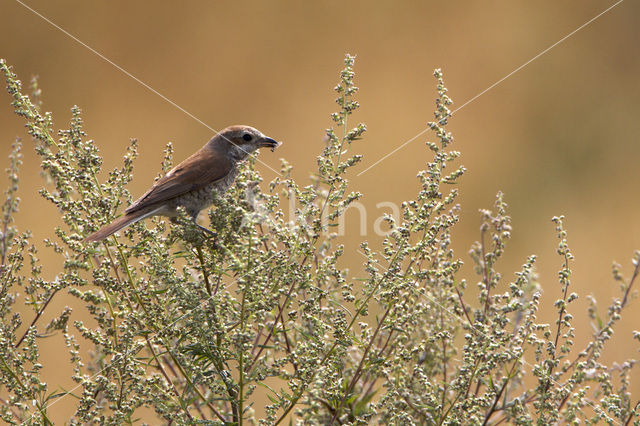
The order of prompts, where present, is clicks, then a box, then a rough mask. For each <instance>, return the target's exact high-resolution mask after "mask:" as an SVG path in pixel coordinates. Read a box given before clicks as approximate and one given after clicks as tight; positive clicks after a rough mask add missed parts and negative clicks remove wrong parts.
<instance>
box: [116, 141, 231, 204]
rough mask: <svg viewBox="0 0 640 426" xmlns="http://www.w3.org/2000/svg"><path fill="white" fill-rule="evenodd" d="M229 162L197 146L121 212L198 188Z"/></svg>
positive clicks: (215, 177)
mask: <svg viewBox="0 0 640 426" xmlns="http://www.w3.org/2000/svg"><path fill="white" fill-rule="evenodd" d="M232 166H233V163H232V162H231V161H230V160H229V159H227V158H226V157H225V156H223V155H221V154H219V153H218V152H216V151H214V150H200V151H198V152H196V153H195V154H193V155H192V156H191V157H189V158H187V159H186V160H184V161H183V162H182V163H180V164H178V165H177V166H176V167H174V168H173V169H172V170H171V171H169V173H167V174H166V175H164V176H163V177H162V178H160V179H158V180H157V181H156V183H155V184H153V186H152V187H151V189H149V190H148V191H147V192H146V193H145V194H144V195H143V196H142V197H140V198H139V199H138V200H136V201H135V202H134V203H133V204H132V205H130V206H129V207H128V208H127V209H126V210H125V212H126V213H133V212H136V211H138V210H140V209H143V208H146V207H149V206H151V205H154V204H161V203H164V202H166V201H169V200H171V199H173V198H175V197H177V196H179V195H182V194H185V193H187V192H190V191H194V190H197V189H200V188H202V187H204V186H206V185H208V184H210V183H213V182H215V181H217V180H220V179H222V178H223V177H225V176H226V175H227V174H228V173H229V172H230V171H231V168H232Z"/></svg>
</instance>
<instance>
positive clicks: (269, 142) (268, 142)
mask: <svg viewBox="0 0 640 426" xmlns="http://www.w3.org/2000/svg"><path fill="white" fill-rule="evenodd" d="M280 145H282V144H281V143H280V142H278V141H276V140H275V139H271V138H268V137H266V136H265V137H264V138H262V140H261V141H260V144H259V146H260V148H271V150H274V149H276V148H277V147H279V146H280Z"/></svg>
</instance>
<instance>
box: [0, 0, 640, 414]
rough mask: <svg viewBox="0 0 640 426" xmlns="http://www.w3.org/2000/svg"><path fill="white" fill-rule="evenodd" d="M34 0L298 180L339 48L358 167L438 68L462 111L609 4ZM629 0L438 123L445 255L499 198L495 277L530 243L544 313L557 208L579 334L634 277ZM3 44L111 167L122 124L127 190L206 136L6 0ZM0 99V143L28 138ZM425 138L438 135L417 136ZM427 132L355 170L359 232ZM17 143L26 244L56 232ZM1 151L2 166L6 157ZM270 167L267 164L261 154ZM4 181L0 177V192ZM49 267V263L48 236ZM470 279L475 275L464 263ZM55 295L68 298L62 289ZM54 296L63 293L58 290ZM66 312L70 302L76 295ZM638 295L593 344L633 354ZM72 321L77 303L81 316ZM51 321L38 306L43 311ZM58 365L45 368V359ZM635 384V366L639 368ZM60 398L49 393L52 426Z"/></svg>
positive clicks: (415, 157) (613, 354)
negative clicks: (359, 126) (502, 251)
mask: <svg viewBox="0 0 640 426" xmlns="http://www.w3.org/2000/svg"><path fill="white" fill-rule="evenodd" d="M442 3H443V2H422V3H420V4H418V3H417V2H406V3H399V2H390V1H384V2H383V1H380V2H365V1H362V2H262V1H255V2H248V3H242V4H240V3H239V2H234V3H232V2H226V3H221V2H203V1H200V2H188V3H178V2H167V1H165V2H154V3H143V2H124V1H118V2H112V1H99V2H79V1H64V2H46V1H29V2H28V5H29V6H31V7H33V8H34V9H35V10H37V11H38V12H39V13H41V14H42V15H44V16H46V17H47V18H48V19H50V20H51V21H52V22H54V23H55V24H57V25H59V26H60V27H62V28H64V29H65V30H67V31H69V32H70V33H71V34H73V35H75V36H76V37H77V38H78V39H80V40H82V42H84V43H86V44H88V45H89V46H91V47H93V48H94V49H96V50H97V51H99V52H101V53H102V54H104V55H105V56H106V57H108V58H109V59H111V60H112V61H113V62H115V63H117V64H118V65H120V66H121V67H123V68H124V69H126V70H127V71H128V72H130V73H131V74H133V75H135V76H136V77H138V78H139V79H140V80H142V81H144V82H145V83H147V84H148V85H149V86H151V87H153V88H154V89H155V90H157V91H159V92H160V93H162V94H163V95H165V96H167V97H168V98H170V99H172V100H173V101H174V102H176V103H177V104H178V105H180V106H181V107H183V108H185V109H186V110H188V111H189V112H191V113H192V114H194V115H195V116H197V117H198V118H200V119H201V120H202V121H203V122H205V123H207V124H208V125H210V126H211V127H213V128H215V129H221V128H223V127H225V126H227V125H230V124H236V123H244V124H251V125H254V126H255V127H258V128H259V129H261V130H262V131H263V132H264V133H266V134H268V135H270V136H273V137H274V138H277V139H279V140H282V141H284V142H285V144H284V145H283V146H282V147H281V148H280V149H279V150H278V151H277V153H276V154H272V153H270V152H268V151H267V152H264V153H263V154H262V155H261V160H262V161H264V162H266V163H267V164H269V165H271V166H272V167H274V168H277V167H276V166H277V165H278V158H279V157H284V158H287V159H288V160H289V161H290V162H291V163H292V164H293V165H294V166H295V176H296V177H297V178H299V179H304V178H306V177H307V175H308V174H309V170H311V169H312V168H314V167H315V156H316V153H317V152H319V149H320V147H321V140H322V137H323V134H324V129H325V128H326V127H328V126H329V125H330V122H329V119H328V114H329V113H330V112H332V111H334V110H335V109H336V105H335V104H334V103H333V99H334V97H335V96H334V93H332V92H331V88H332V87H333V86H334V84H335V83H336V81H337V75H338V71H339V70H340V69H341V67H342V59H343V56H344V54H345V53H347V52H348V53H352V54H357V55H358V60H357V63H356V71H357V78H356V82H357V85H358V86H359V87H360V89H361V91H360V94H359V96H358V99H359V101H360V102H361V104H362V108H361V110H360V111H359V112H358V113H357V116H356V117H355V118H354V121H355V120H358V121H363V122H365V123H367V125H368V128H369V131H368V132H367V134H366V138H365V139H364V140H363V141H362V142H359V143H358V144H357V145H356V146H355V149H356V150H357V151H359V152H361V153H363V154H364V155H365V159H364V162H363V164H362V165H361V166H359V169H358V170H364V168H366V167H368V166H369V165H370V164H372V163H373V162H375V161H376V160H378V159H379V158H380V157H382V156H383V155H384V154H386V153H388V152H389V151H391V150H392V149H394V148H395V147H397V146H399V145H401V144H402V143H404V142H405V141H406V140H408V139H409V138H411V137H413V136H415V135H416V134H417V133H418V132H420V131H421V130H423V129H424V128H425V124H426V122H427V121H429V120H430V119H431V118H432V111H433V109H434V103H433V99H434V96H435V89H434V80H433V78H432V70H433V68H436V67H441V68H442V69H443V70H444V73H445V81H446V83H447V86H448V87H449V89H450V92H449V94H450V95H451V97H452V98H453V100H454V101H455V102H456V104H455V105H454V108H455V107H456V106H460V105H462V104H463V103H464V102H466V101H467V100H469V99H471V98H472V97H474V96H475V95H476V94H478V93H479V92H481V91H483V90H484V89H486V88H487V87H489V86H490V85H491V84H492V83H494V82H496V81H497V80H499V79H501V78H502V77H504V76H506V75H507V74H509V73H510V72H511V71H513V70H514V69H516V68H517V67H518V66H520V65H522V64H523V63H525V62H527V61H528V60H529V59H531V58H532V57H534V56H535V55H537V54H538V53H540V52H541V51H542V50H544V49H546V48H547V47H549V46H550V45H552V44H553V43H555V42H556V41H558V40H560V39H561V38H562V37H564V36H565V35H567V34H568V33H570V32H571V31H573V30H574V29H576V28H578V27H579V26H580V25H582V24H584V23H585V22H586V21H588V20H589V19H591V18H592V17H594V16H596V15H597V14H598V13H600V12H601V11H603V10H604V9H606V8H607V7H609V6H610V5H611V4H613V3H611V2H603V1H581V2H553V1H544V2H511V1H491V2H486V1H476V2H447V4H446V5H443V4H442ZM639 17H640V4H639V3H638V2H633V1H630V0H629V1H626V2H623V3H621V4H620V5H618V6H617V7H615V8H614V9H613V10H611V11H610V12H609V13H607V14H605V15H603V16H602V17H600V18H599V19H598V20H596V21H595V22H593V23H592V24H591V25H589V26H587V27H586V28H584V29H583V30H581V31H579V32H578V33H576V34H575V35H574V36H572V37H570V38H568V39H567V40H566V41H565V42H563V43H562V44H560V45H558V46H557V47H555V48H553V49H552V50H550V51H549V52H548V53H547V54H545V55H543V56H542V57H540V58H539V59H537V60H535V61H534V62H532V63H531V64H529V65H528V66H526V67H524V68H523V69H522V70H521V71H519V72H518V73H516V74H514V75H513V76H511V77H510V78H508V79H507V80H505V81H504V82H502V83H501V84H500V85H498V86H497V87H495V88H493V89H492V90H490V91H489V92H487V93H486V94H484V95H483V96H481V97H479V98H478V99H477V100H475V101H474V102H472V103H470V104H469V105H467V106H466V107H465V108H464V109H462V110H461V111H459V112H458V113H457V114H456V116H455V117H454V118H453V119H452V120H451V126H450V130H452V131H453V133H454V135H455V137H456V143H455V145H454V149H457V150H460V151H462V153H463V158H462V162H463V164H464V165H465V166H466V167H467V168H468V170H469V172H468V174H467V175H466V176H465V177H464V178H463V181H462V184H461V185H460V189H461V192H462V197H461V202H462V205H463V213H462V222H461V223H460V225H459V226H458V228H457V232H456V234H455V238H456V249H457V251H458V254H459V256H461V257H462V258H463V260H465V262H466V263H467V265H469V264H470V259H469V256H468V255H467V251H468V249H469V247H470V245H471V243H472V241H474V240H475V239H477V238H478V227H479V215H478V213H477V211H478V209H479V208H485V207H491V206H492V204H493V200H494V195H495V193H496V192H497V191H498V190H502V191H504V192H505V193H506V200H507V202H508V203H509V205H510V209H509V212H510V214H511V216H512V218H513V225H514V233H513V239H512V241H511V242H510V244H509V247H508V251H507V254H506V255H505V257H504V259H503V260H502V261H501V263H500V269H501V270H502V272H503V276H504V281H505V282H508V281H510V280H512V279H513V271H515V270H517V269H518V268H519V266H520V265H521V264H522V263H523V262H524V260H525V258H526V256H527V255H529V254H531V253H535V254H538V255H539V264H538V272H539V274H540V282H541V285H542V287H543V289H544V295H543V304H544V306H545V308H544V309H543V310H542V312H541V315H540V319H541V320H542V321H544V322H549V323H553V322H554V320H555V316H554V315H553V314H554V312H555V311H554V309H553V306H552V305H553V301H554V300H555V299H556V298H558V297H559V294H560V292H559V285H558V284H557V281H556V274H557V270H558V269H559V267H560V258H559V257H558V256H557V255H556V254H555V249H556V245H557V241H556V238H555V232H554V228H553V224H552V223H551V221H550V219H551V217H552V216H554V215H559V214H565V215H566V216H567V222H566V224H567V228H568V231H569V243H570V246H571V247H572V250H573V253H574V255H575V257H576V260H575V262H574V263H573V270H574V275H573V287H572V288H571V290H572V291H576V292H578V293H579V294H580V295H581V298H580V299H579V301H578V302H576V303H575V304H574V305H573V306H572V308H571V313H572V314H573V315H574V318H575V322H574V325H575V326H576V327H577V328H578V330H577V348H582V346H583V344H584V339H585V338H586V337H588V333H589V332H590V327H589V325H588V322H587V317H586V312H585V307H586V305H585V297H584V296H585V295H587V294H590V293H591V294H594V295H595V296H596V297H597V298H598V300H599V305H600V307H601V308H602V309H603V310H604V309H605V308H606V306H608V304H609V303H610V300H611V298H612V297H615V296H618V295H619V289H618V287H617V286H616V285H615V284H614V283H613V281H612V279H611V274H610V269H611V262H612V261H614V260H615V261H617V262H619V263H622V264H623V265H624V270H625V272H627V275H628V274H629V272H630V269H631V266H630V258H631V255H632V253H633V250H634V249H640V215H639V213H638V207H639V206H640V197H639V193H640V189H639V183H640V169H639V168H638V164H639V156H640V147H639V145H638V135H639V134H640V120H639V119H638V116H639V114H640V85H639V77H640V43H639V40H640V19H639ZM0 57H3V58H5V59H6V60H7V61H8V62H9V64H11V65H13V66H14V70H15V72H17V73H18V74H19V76H20V77H21V78H22V80H23V81H25V82H26V81H28V80H29V78H30V76H31V75H33V74H38V75H39V76H40V85H41V87H42V89H43V92H44V100H45V108H46V109H47V110H50V111H53V113H54V119H55V120H56V123H57V124H58V126H61V127H64V126H66V124H65V123H66V121H68V119H69V117H70V112H69V109H70V107H71V106H72V105H73V104H77V105H79V106H80V107H81V108H82V109H83V111H84V119H85V122H86V130H87V132H88V134H89V137H90V138H93V139H95V140H96V142H97V144H98V146H99V147H100V149H101V152H102V153H103V155H104V158H105V166H106V168H107V169H111V168H113V167H116V166H118V165H120V164H121V157H122V155H123V152H124V149H125V147H126V145H127V144H128V141H129V138H132V137H135V138H138V139H139V140H140V146H141V149H140V151H141V157H140V159H139V160H138V163H137V169H136V175H135V179H134V181H133V182H132V184H131V191H132V193H133V194H134V195H136V194H140V193H142V192H143V191H144V190H145V189H146V187H147V186H148V185H149V184H150V182H151V181H152V179H153V177H154V176H155V175H156V174H157V173H158V170H159V164H160V161H161V158H162V148H163V147H164V145H165V144H166V143H167V142H168V141H172V142H173V143H174V144H175V148H176V155H175V158H176V160H181V159H183V158H185V157H186V156H188V155H189V154H190V153H192V152H193V151H194V150H196V149H197V148H199V147H200V146H201V145H202V144H203V143H204V142H205V141H206V140H207V139H208V138H209V137H210V136H211V135H212V132H211V131H210V130H209V129H207V128H206V127H205V126H203V125H201V124H199V123H198V122H197V121H195V120H194V119H192V118H190V117H189V116H187V115H186V114H184V113H182V112H181V111H179V110H178V109H176V108H175V107H174V106H172V105H170V104H169V103H167V102H166V101H165V100H163V99H162V98H161V97H159V96H158V95H156V94H154V93H152V92H151V91H149V90H147V89H146V88H144V87H143V86H141V85H140V84H139V83H137V82H136V81H134V80H133V79H131V78H130V77H127V76H126V75H125V74H123V73H122V72H121V71H119V70H118V69H116V68H115V67H114V66H112V65H110V64H109V63H107V62H105V61H104V60H103V59H101V58H99V57H98V56H96V55H95V54H93V53H92V52H91V51H90V50H88V49H87V48H85V47H83V46H81V45H80V44H78V43H77V42H75V41H74V40H72V39H71V38H70V37H68V36H67V35H65V34H64V33H62V32H61V31H60V30H58V29H56V28H54V27H53V26H52V25H51V24H49V23H47V22H46V21H45V20H43V19H42V18H41V17H38V16H37V15H36V14H34V13H33V12H31V11H29V10H28V9H26V8H25V7H23V6H21V5H20V4H19V3H18V2H15V1H12V0H0ZM9 102H10V99H9V97H8V95H7V94H6V93H0V104H1V105H2V109H0V146H1V147H2V148H3V150H2V151H3V152H6V150H7V148H8V147H9V146H10V144H11V143H12V141H13V140H14V138H15V137H16V136H23V137H24V136H26V135H25V132H24V130H23V129H22V126H23V122H22V120H21V119H20V118H17V117H15V116H13V115H12V113H11V107H10V106H9ZM431 139H432V140H433V138H431ZM425 140H426V138H425V137H421V138H419V139H418V140H415V141H413V142H412V143H410V144H409V145H408V146H406V147H405V148H403V149H401V150H400V151H398V152H397V153H395V154H394V155H392V156H391V157H390V158H388V159H387V160H385V161H383V162H382V163H380V164H379V165H378V166H376V167H375V168H373V169H372V170H370V171H369V172H367V173H365V174H363V175H362V176H360V177H355V176H354V178H353V180H352V182H353V188H354V189H358V190H360V191H361V192H364V193H365V198H364V203H365V204H366V206H367V211H368V222H369V223H368V227H367V229H368V232H369V236H368V238H369V239H370V240H371V241H372V242H373V243H376V242H379V238H377V237H376V236H375V235H373V233H372V230H373V226H372V224H373V221H374V219H375V218H376V217H377V216H379V215H380V214H381V213H382V210H381V209H376V207H375V205H376V203H379V202H382V201H392V202H396V203H400V202H401V201H402V200H404V199H407V198H410V197H413V196H414V193H415V190H416V187H417V185H416V180H415V175H416V172H417V170H419V169H421V168H423V167H424V164H425V161H426V160H427V159H428V152H427V150H426V148H425V146H424V141H425ZM31 148H32V146H31V144H30V141H29V140H28V138H25V164H24V166H23V168H22V173H21V175H22V187H21V194H20V195H21V198H22V204H21V212H20V214H19V217H18V223H19V225H20V227H21V228H22V229H25V228H29V229H32V230H33V232H34V235H35V237H36V239H38V240H40V241H41V240H42V239H44V238H46V237H51V236H52V235H53V233H52V229H53V227H54V226H55V225H56V224H59V223H60V219H59V215H58V213H57V211H56V210H55V209H54V208H53V207H52V206H51V205H49V204H48V203H47V202H45V201H44V200H42V199H41V198H39V196H38V195H37V192H36V191H37V189H38V188H40V187H41V186H42V185H43V182H42V181H41V179H40V177H39V173H38V170H39V165H38V163H37V161H36V158H35V156H34V153H33V150H32V149H31ZM4 158H5V159H4V160H2V161H3V163H2V164H7V162H6V161H7V160H6V157H4ZM260 170H261V171H262V172H263V176H264V178H265V180H266V181H268V180H271V179H272V178H273V177H274V176H275V174H274V173H273V172H272V171H270V170H269V169H268V168H266V167H264V166H260ZM4 185H5V184H4V183H3V184H2V186H4ZM349 214H350V219H349V224H350V225H352V226H350V227H348V235H347V238H346V242H347V248H350V249H351V250H350V251H349V253H348V254H347V261H348V262H349V263H350V264H352V270H353V271H354V273H356V274H357V273H359V271H361V269H360V268H359V267H360V265H361V263H362V258H361V257H360V255H359V254H357V253H356V252H355V248H356V247H357V242H358V240H359V236H358V233H359V226H357V225H358V224H357V220H356V216H357V214H356V212H355V211H353V212H350V213H349ZM42 257H43V259H44V261H45V263H46V265H47V267H46V269H45V271H47V272H46V273H47V274H50V276H48V278H52V277H53V276H54V275H55V273H56V271H57V268H58V266H59V264H60V261H59V260H58V259H56V258H55V257H53V256H52V255H51V254H50V253H49V252H47V251H46V250H43V251H42ZM465 276H466V277H467V278H468V279H469V281H470V283H471V284H472V285H473V284H474V283H475V281H476V280H477V278H476V277H474V276H473V275H472V272H471V269H470V268H468V267H467V269H465ZM65 297H67V296H65ZM56 302H57V303H56V304H55V309H54V310H59V309H61V308H62V307H63V306H64V305H65V304H66V303H72V302H69V301H68V300H65V299H64V298H63V297H60V298H59V299H58V300H57V301H56ZM74 306H76V305H75V304H74ZM639 308H640V301H638V300H635V301H633V302H632V304H631V307H630V309H629V310H628V311H627V312H626V314H625V315H624V317H623V320H622V323H621V325H620V327H619V328H618V329H617V332H616V335H615V336H614V341H613V342H612V345H610V346H609V348H608V350H607V351H606V352H605V355H604V358H605V359H606V360H608V361H612V360H619V361H624V360H626V359H627V358H631V357H635V356H637V350H638V344H637V342H635V343H634V342H633V341H632V340H631V331H632V330H633V327H634V326H636V327H637V324H638V318H639V317H638V314H637V312H638V309H639ZM75 315H80V316H81V315H83V313H82V311H81V310H76V313H75ZM45 321H46V319H45ZM61 344H62V339H61V338H60V337H59V336H58V337H54V338H51V339H49V340H47V341H46V342H44V343H43V355H44V357H45V359H46V360H48V361H49V363H48V364H47V367H46V368H45V374H46V376H47V378H48V379H49V380H50V384H51V388H52V389H54V388H55V387H56V385H61V386H65V387H67V388H68V387H70V385H71V382H70V380H69V378H68V376H69V373H70V371H67V370H66V369H65V367H64V366H65V365H66V364H65V362H66V360H68V358H69V357H68V354H67V353H66V352H65V351H64V350H61V349H60V348H61ZM53 360H56V361H58V360H59V362H51V361H53ZM633 383H634V387H635V390H636V391H637V390H640V375H639V374H638V373H636V374H635V376H634V382H633ZM72 407H73V401H71V398H69V399H68V400H66V401H65V400H63V401H61V402H60V403H58V404H56V405H55V406H54V407H51V410H52V412H53V417H54V419H57V420H58V421H60V422H62V421H63V420H65V419H66V418H67V417H68V416H69V414H70V412H71V411H70V410H72Z"/></svg>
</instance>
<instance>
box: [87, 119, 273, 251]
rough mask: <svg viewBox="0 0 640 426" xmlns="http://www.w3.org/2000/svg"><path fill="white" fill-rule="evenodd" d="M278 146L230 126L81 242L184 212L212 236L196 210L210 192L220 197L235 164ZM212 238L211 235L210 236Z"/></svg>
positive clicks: (209, 199)
mask: <svg viewBox="0 0 640 426" xmlns="http://www.w3.org/2000/svg"><path fill="white" fill-rule="evenodd" d="M278 146H280V143H279V142H276V141H275V140H273V139H271V138H268V137H266V136H265V135H263V134H262V133H261V132H260V131H259V130H257V129H254V128H253V127H249V126H231V127H227V128H226V129H224V130H222V131H221V132H220V133H218V134H217V135H216V136H214V137H213V138H212V139H211V140H210V141H209V142H207V144H206V145H205V146H203V147H202V148H200V150H198V151H197V152H196V153H195V154H193V155H192V156H191V157H189V158H187V159H186V160H184V161H183V162H182V163H180V164H178V165H177V166H176V167H174V168H173V169H172V170H171V171H169V173H167V174H166V175H165V176H164V177H162V178H160V179H159V180H158V181H156V183H155V184H154V185H153V186H152V187H151V189H149V190H148V191H147V192H146V193H145V194H144V195H143V196H142V197H140V198H139V199H138V200H136V202H134V203H133V204H132V205H130V206H129V207H128V208H127V209H126V210H125V211H124V215H123V216H121V217H120V218H118V219H116V220H115V221H113V222H111V223H110V224H109V225H107V226H105V227H103V228H102V229H100V230H98V231H97V232H95V233H93V234H91V235H89V236H88V237H86V238H85V239H84V241H101V240H104V239H105V238H107V237H108V236H109V235H111V234H113V233H114V232H116V231H119V230H120V229H122V228H124V227H125V226H128V225H130V224H132V223H135V222H137V221H139V220H142V219H144V218H146V217H149V216H156V215H162V216H168V217H175V216H177V215H178V211H177V208H178V207H179V206H182V207H184V208H185V210H186V211H187V213H188V214H189V216H191V219H192V220H193V223H194V224H195V225H196V226H197V227H198V228H200V229H202V230H203V231H205V232H208V233H211V234H214V233H213V232H212V231H210V230H209V229H207V228H205V227H204V226H201V225H198V223H197V222H196V219H197V217H198V213H199V212H200V210H202V209H204V208H205V207H208V206H210V205H211V204H212V203H213V198H214V196H213V191H214V190H215V191H216V192H217V193H218V194H223V193H224V192H225V191H226V190H227V189H229V187H230V186H231V185H232V184H233V181H234V179H235V178H236V175H237V174H238V164H239V163H241V162H242V161H243V160H245V159H246V158H247V157H248V156H249V154H251V153H252V152H253V151H255V150H257V149H258V148H263V147H268V148H271V150H272V151H273V149H275V148H276V147H278ZM214 235H215V234H214Z"/></svg>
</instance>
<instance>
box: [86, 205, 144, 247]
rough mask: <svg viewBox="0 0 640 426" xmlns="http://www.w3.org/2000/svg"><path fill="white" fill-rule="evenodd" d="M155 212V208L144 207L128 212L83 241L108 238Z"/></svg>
mask: <svg viewBox="0 0 640 426" xmlns="http://www.w3.org/2000/svg"><path fill="white" fill-rule="evenodd" d="M154 212H155V209H142V210H137V211H135V212H132V213H126V214H124V215H123V216H120V217H119V218H118V219H116V220H114V221H113V222H111V223H110V224H108V225H107V226H105V227H102V228H100V229H99V230H98V231H96V232H94V233H93V234H91V235H89V236H88V237H86V238H85V239H84V240H83V241H84V242H91V241H102V240H104V239H105V238H107V237H108V236H109V235H111V234H113V233H114V232H117V231H119V230H121V229H122V228H124V227H125V226H129V225H131V224H132V223H135V222H137V221H139V220H141V219H144V218H145V217H147V216H151V215H152V214H153V213H154Z"/></svg>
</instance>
